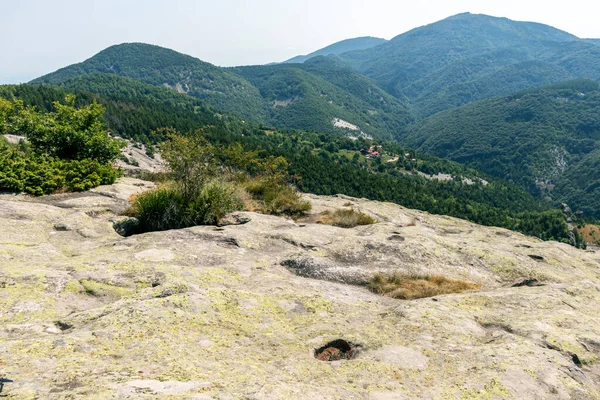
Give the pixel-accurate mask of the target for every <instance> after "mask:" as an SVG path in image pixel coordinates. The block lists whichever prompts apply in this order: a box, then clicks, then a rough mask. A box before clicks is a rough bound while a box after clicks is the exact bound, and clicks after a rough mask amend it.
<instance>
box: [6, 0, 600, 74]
mask: <svg viewBox="0 0 600 400" xmlns="http://www.w3.org/2000/svg"><path fill="white" fill-rule="evenodd" d="M466 11H469V12H472V13H483V14H489V15H494V16H502V17H508V18H511V19H515V20H521V21H535V22H541V23H545V24H548V25H552V26H555V27H557V28H560V29H563V30H566V31H568V32H570V33H573V34H575V35H577V36H579V37H596V38H600V24H599V23H598V15H599V14H600V13H599V12H600V2H598V1H595V0H569V1H564V0H563V1H556V0H546V1H537V0H535V1H530V0H491V1H490V0H453V1H448V0H411V1H403V0H253V1H249V0H247V1H244V0H212V1H207V0H170V1H167V0H52V1H50V0H0V54H1V56H0V84H1V83H16V82H26V81H28V80H30V79H32V78H35V77H38V76H40V75H43V74H46V73H48V72H52V71H54V70H56V69H58V68H61V67H64V66H66V65H69V64H72V63H76V62H80V61H83V60H85V59H86V58H89V57H91V56H92V55H94V54H96V53H97V52H99V51H100V50H102V49H104V48H106V47H108V46H110V45H113V44H117V43H123V42H145V43H152V44H157V45H160V46H164V47H168V48H171V49H174V50H177V51H180V52H182V53H186V54H190V55H193V56H195V57H198V58H200V59H202V60H204V61H208V62H211V63H213V64H217V65H222V66H231V65H248V64H264V63H268V62H273V61H283V60H285V59H288V58H291V57H293V56H295V55H298V54H306V53H310V52H311V51H314V50H316V49H319V48H321V47H324V46H326V45H329V44H331V43H334V42H336V41H339V40H343V39H347V38H352V37H357V36H377V37H383V38H386V39H391V38H392V37H394V36H396V35H398V34H400V33H403V32H406V31H407V30H410V29H412V28H415V27H417V26H421V25H425V24H428V23H431V22H435V21H437V20H440V19H443V18H445V17H448V16H450V15H454V14H458V13H461V12H466Z"/></svg>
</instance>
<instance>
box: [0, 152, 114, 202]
mask: <svg viewBox="0 0 600 400" xmlns="http://www.w3.org/2000/svg"><path fill="white" fill-rule="evenodd" d="M119 175H120V171H119V170H116V169H114V168H113V167H112V165H110V164H105V163H100V162H97V161H94V160H89V159H88V160H70V161H69V160H59V159H57V158H54V157H48V156H43V155H35V154H25V153H23V152H22V151H20V150H19V149H18V146H13V145H9V144H6V143H0V190H6V191H11V192H25V193H28V194H31V195H34V196H41V195H44V194H50V193H53V192H56V191H60V190H70V191H82V190H88V189H91V188H93V187H96V186H98V185H107V184H111V183H114V181H115V180H116V178H117V177H118V176H119Z"/></svg>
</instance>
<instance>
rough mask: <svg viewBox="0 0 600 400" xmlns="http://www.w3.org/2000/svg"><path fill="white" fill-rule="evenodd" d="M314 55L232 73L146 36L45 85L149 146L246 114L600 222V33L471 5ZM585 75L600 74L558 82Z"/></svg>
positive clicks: (53, 77) (268, 123)
mask: <svg viewBox="0 0 600 400" xmlns="http://www.w3.org/2000/svg"><path fill="white" fill-rule="evenodd" d="M367 45H368V46H370V47H368V48H366V46H367ZM371 45H372V46H371ZM361 46H365V48H362V47H361ZM357 47H361V48H362V49H361V50H355V49H356V48H357ZM347 50H351V51H347ZM330 54H332V55H330ZM313 55H314V56H313ZM310 56H311V57H310V59H307V60H306V61H305V62H303V63H283V64H277V65H269V66H249V67H236V68H219V67H216V66H213V65H211V64H208V63H205V62H202V61H200V60H198V59H196V58H193V57H190V56H186V55H183V54H180V53H177V52H175V51H172V50H168V49H164V48H160V47H158V46H151V45H146V44H139V43H133V44H123V45H117V46H112V47H110V48H108V49H106V50H104V51H102V52H100V53H99V54H97V55H96V56H94V57H92V58H90V59H89V60H86V61H84V62H82V63H80V64H76V65H72V66H69V67H66V68H63V69H61V70H59V71H56V72H54V73H52V74H49V75H46V76H44V77H41V78H38V79H36V80H35V81H34V82H35V83H48V84H52V85H62V89H61V90H63V91H70V90H71V91H79V92H81V96H80V98H81V99H91V98H94V97H97V98H98V99H99V101H101V102H103V103H104V104H106V106H107V108H108V113H107V117H106V118H108V119H109V120H110V119H113V121H111V126H112V128H113V130H114V131H115V132H116V133H119V134H120V135H123V136H126V137H132V138H135V139H136V140H139V141H143V142H156V141H160V140H162V138H161V137H157V136H153V135H152V134H151V132H152V131H153V129H155V128H156V127H160V126H161V125H162V126H167V125H168V126H174V127H176V128H178V129H180V130H182V131H189V130H191V129H192V127H193V126H211V125H215V126H220V127H221V128H222V132H227V129H232V130H233V131H234V133H239V131H240V129H242V130H243V129H244V126H243V125H242V124H243V123H245V122H244V121H242V119H243V120H245V121H247V123H248V124H249V125H248V126H257V125H260V124H262V125H265V126H275V127H277V128H278V129H299V130H304V131H314V132H318V133H319V134H321V133H322V134H334V136H338V137H350V138H354V139H356V138H359V139H361V138H369V137H373V138H374V139H375V140H396V141H399V142H400V143H401V144H403V145H407V146H409V147H410V146H413V147H418V148H419V149H420V150H421V151H423V152H426V153H431V154H434V155H437V156H441V157H448V158H450V159H453V160H456V161H459V162H462V163H466V164H467V165H469V166H473V167H475V168H477V169H480V170H481V171H484V172H486V173H488V174H491V175H493V176H495V177H497V178H499V179H505V180H508V181H512V182H513V183H514V184H516V185H519V186H521V187H523V188H526V189H528V190H529V191H530V193H533V194H538V193H539V190H540V189H541V190H542V194H543V195H546V196H549V197H551V198H552V199H553V200H554V201H566V202H568V203H569V204H570V205H571V206H572V207H573V208H575V209H581V210H583V211H584V212H585V213H586V215H588V216H595V217H600V201H596V200H595V198H596V197H597V198H600V196H598V195H599V194H600V193H598V191H599V190H600V189H598V187H597V185H596V182H600V177H596V175H597V172H596V171H598V168H594V166H595V165H596V162H597V159H598V141H599V139H598V126H599V124H598V122H597V121H598V117H597V114H598V112H597V110H598V109H599V108H598V107H600V105H599V104H598V101H597V99H598V91H599V90H598V86H597V84H596V83H595V82H594V81H599V80H600V62H598V60H600V46H598V40H597V39H579V38H577V37H576V36H573V35H571V34H569V33H567V32H563V31H561V30H558V29H555V28H552V27H550V26H546V25H542V24H537V23H530V22H516V21H511V20H509V19H506V18H496V17H490V16H486V15H472V14H468V13H466V14H459V15H456V16H453V17H450V18H447V19H445V20H442V21H439V22H437V23H434V24H431V25H427V26H423V27H420V28H416V29H413V30H411V31H409V32H407V33H404V34H402V35H399V36H397V37H395V38H394V39H392V40H390V41H384V42H381V40H377V39H375V38H358V39H353V40H350V41H344V42H340V43H336V44H334V45H332V46H329V47H327V48H325V49H322V50H320V51H317V52H315V53H314V54H311V55H310ZM297 61H298V60H297ZM575 78H577V79H581V78H586V79H590V80H576V81H572V82H570V83H567V84H561V85H558V86H548V85H553V84H554V85H555V84H557V83H559V82H567V81H569V80H572V79H575ZM535 88H538V89H539V88H543V89H539V90H537V89H535ZM528 89H532V90H530V91H527V92H522V91H523V90H528ZM44 90H50V89H49V88H45V89H44ZM514 93H519V94H517V95H514ZM494 96H504V97H494ZM482 99H487V100H482ZM469 103H470V104H469ZM465 104H466V106H463V105H465ZM213 107H214V108H213ZM457 107H459V108H457ZM217 110H218V111H217ZM146 117H148V118H146ZM237 117H239V120H236V122H235V123H232V122H229V128H225V125H226V122H227V121H233V119H236V118H237ZM221 118H224V119H225V122H224V121H223V120H221ZM221 128H220V129H221ZM331 140H334V139H331ZM584 176H585V177H586V178H583V177H584ZM314 179H316V178H314ZM332 185H333V183H332ZM428 190H429V189H428ZM357 193H358V192H357ZM390 196H391V195H390ZM390 196H388V197H390ZM391 197H393V196H391ZM386 198H387V197H386ZM403 201H404V200H403ZM432 207H433V206H432ZM436 207H437V206H436ZM436 207H433V208H432V209H436V210H438V211H439V209H438V208H436ZM436 212H437V211H436Z"/></svg>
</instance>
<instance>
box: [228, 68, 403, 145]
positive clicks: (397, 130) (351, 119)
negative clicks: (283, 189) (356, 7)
mask: <svg viewBox="0 0 600 400" xmlns="http://www.w3.org/2000/svg"><path fill="white" fill-rule="evenodd" d="M311 61H312V60H311ZM233 71H235V72H236V73H238V74H239V75H241V76H243V77H244V78H245V79H246V80H248V81H249V82H251V83H252V84H253V85H255V86H256V87H257V88H258V89H259V90H260V93H261V95H262V96H263V99H265V101H266V103H267V112H268V113H269V115H270V118H269V123H270V124H271V125H275V126H278V127H281V128H300V129H304V130H315V131H319V132H323V133H335V132H338V133H339V132H343V133H345V134H347V135H350V136H361V135H365V134H366V135H369V136H373V137H377V138H385V139H392V138H394V137H396V136H399V135H401V134H402V133H403V132H404V130H405V127H406V126H407V125H409V124H410V123H412V122H414V120H415V118H414V116H413V114H412V111H411V110H410V109H409V107H408V106H407V104H406V102H401V101H399V100H397V99H396V98H394V97H393V96H391V95H389V94H388V93H386V92H385V91H384V90H382V89H381V88H379V87H378V86H376V85H374V84H373V82H371V81H370V80H369V79H367V78H365V77H364V76H362V75H359V74H357V73H355V72H353V71H351V70H348V69H346V68H336V66H332V65H326V66H321V65H319V64H279V65H273V66H256V67H240V68H235V69H234V70H233Z"/></svg>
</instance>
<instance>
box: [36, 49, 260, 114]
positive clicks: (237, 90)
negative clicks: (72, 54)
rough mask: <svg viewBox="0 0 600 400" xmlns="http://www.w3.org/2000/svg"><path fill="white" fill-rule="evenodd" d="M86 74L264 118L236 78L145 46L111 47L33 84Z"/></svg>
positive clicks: (250, 90) (248, 88)
mask: <svg viewBox="0 0 600 400" xmlns="http://www.w3.org/2000/svg"><path fill="white" fill-rule="evenodd" d="M88 74H115V75H120V76H125V77H128V78H132V79H135V80H138V81H141V82H144V83H148V84H151V85H154V86H164V87H168V88H171V89H173V90H175V91H177V92H179V93H185V94H188V95H190V96H192V97H196V98H198V99H201V100H204V101H206V102H208V103H210V104H213V105H214V106H216V107H217V108H218V109H219V110H222V111H226V112H232V113H236V114H238V115H240V116H242V117H244V118H247V119H249V120H251V121H256V122H259V121H262V120H263V119H264V118H265V117H266V113H265V107H264V104H263V99H262V97H261V95H260V93H259V91H258V89H257V88H255V87H254V86H253V85H252V84H250V83H249V82H248V81H246V80H245V79H243V78H242V77H240V76H239V75H236V74H233V73H231V72H229V71H227V70H226V69H224V68H219V67H216V66H214V65H212V64H209V63H206V62H203V61H200V60H198V59H197V58H194V57H191V56H188V55H185V54H181V53H178V52H176V51H173V50H169V49H165V48H162V47H159V46H153V45H149V44H144V43H125V44H121V45H115V46H111V47H109V48H107V49H105V50H103V51H101V52H100V53H98V54H96V55H95V56H93V57H92V58H90V59H88V60H85V61H84V62H82V63H79V64H74V65H71V66H68V67H65V68H62V69H59V70H58V71H56V72H53V73H51V74H48V75H45V76H42V77H40V78H37V79H35V80H33V81H32V83H48V84H60V83H63V82H65V81H67V80H69V79H72V78H75V77H77V76H81V75H88Z"/></svg>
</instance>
